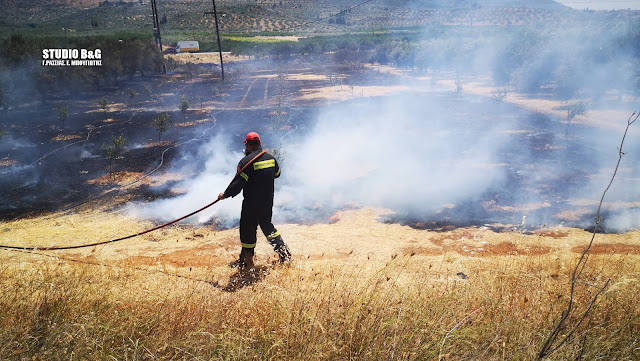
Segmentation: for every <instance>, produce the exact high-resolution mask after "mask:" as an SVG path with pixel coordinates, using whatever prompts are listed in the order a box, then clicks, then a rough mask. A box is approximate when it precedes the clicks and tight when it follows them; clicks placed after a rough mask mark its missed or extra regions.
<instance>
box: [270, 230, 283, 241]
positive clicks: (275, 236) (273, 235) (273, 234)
mask: <svg viewBox="0 0 640 361" xmlns="http://www.w3.org/2000/svg"><path fill="white" fill-rule="evenodd" d="M279 235H280V232H278V231H275V232H273V233H271V234H270V235H268V236H267V239H268V240H272V239H274V238H277V237H278V236H279Z"/></svg>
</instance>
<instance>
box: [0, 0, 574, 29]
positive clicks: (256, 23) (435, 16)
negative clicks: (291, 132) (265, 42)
mask: <svg viewBox="0 0 640 361" xmlns="http://www.w3.org/2000/svg"><path fill="white" fill-rule="evenodd" d="M157 3H158V12H159V14H160V17H161V18H163V19H165V20H164V21H163V22H162V25H161V29H162V30H163V31H164V32H169V33H171V32H183V31H187V32H206V33H208V32H210V31H211V29H212V28H213V27H214V19H213V16H203V13H204V12H207V11H211V10H212V4H211V1H205V0H157ZM149 4H150V0H106V1H105V0H0V6H1V7H2V9H3V11H4V12H5V13H10V14H12V16H11V17H3V18H0V33H2V34H4V35H5V36H6V34H8V33H12V32H15V31H19V32H23V33H36V34H41V33H42V32H43V31H45V32H47V33H58V34H60V32H62V33H64V34H94V35H96V34H113V33H114V32H123V31H133V32H143V33H148V32H149V31H148V30H149V29H150V27H151V18H150V13H151V7H150V6H149ZM216 5H217V8H218V10H219V11H220V12H224V13H226V14H227V16H226V17H224V18H220V19H219V25H220V29H221V31H223V32H228V33H229V32H230V33H256V32H269V33H272V32H278V33H312V34H315V33H342V32H352V31H368V30H371V29H386V28H403V27H422V26H429V25H436V26H439V25H444V26H447V25H474V26H510V25H527V24H539V23H552V24H560V23H563V22H566V21H572V18H576V17H577V16H578V15H577V14H579V13H580V12H579V11H577V10H573V9H570V8H568V7H566V6H564V5H561V4H559V3H557V2H555V1H552V0H372V1H369V2H367V1H365V0H216ZM2 34H0V35H2Z"/></svg>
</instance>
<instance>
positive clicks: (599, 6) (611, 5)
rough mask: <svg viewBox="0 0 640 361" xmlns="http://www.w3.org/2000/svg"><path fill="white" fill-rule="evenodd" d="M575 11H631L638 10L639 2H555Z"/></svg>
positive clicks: (569, 0) (594, 0)
mask: <svg viewBox="0 0 640 361" xmlns="http://www.w3.org/2000/svg"><path fill="white" fill-rule="evenodd" d="M556 1H557V2H559V3H561V4H564V5H567V6H570V7H572V8H576V9H584V8H589V9H592V10H615V9H629V8H631V9H633V10H640V0H556Z"/></svg>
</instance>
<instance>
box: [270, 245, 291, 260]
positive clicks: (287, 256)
mask: <svg viewBox="0 0 640 361" xmlns="http://www.w3.org/2000/svg"><path fill="white" fill-rule="evenodd" d="M273 250H274V251H276V253H277V254H278V257H279V258H280V263H289V262H291V259H292V257H291V251H289V247H287V245H286V244H284V243H282V244H281V245H276V246H274V247H273Z"/></svg>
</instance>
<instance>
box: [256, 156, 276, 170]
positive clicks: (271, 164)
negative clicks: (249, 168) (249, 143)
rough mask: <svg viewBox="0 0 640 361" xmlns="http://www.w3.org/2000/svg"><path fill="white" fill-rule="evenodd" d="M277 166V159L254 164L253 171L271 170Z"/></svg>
mask: <svg viewBox="0 0 640 361" xmlns="http://www.w3.org/2000/svg"><path fill="white" fill-rule="evenodd" d="M275 166H276V160H275V159H269V160H263V161H262V162H255V163H253V170H260V169H265V168H271V167H275Z"/></svg>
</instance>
